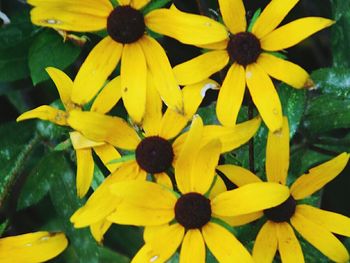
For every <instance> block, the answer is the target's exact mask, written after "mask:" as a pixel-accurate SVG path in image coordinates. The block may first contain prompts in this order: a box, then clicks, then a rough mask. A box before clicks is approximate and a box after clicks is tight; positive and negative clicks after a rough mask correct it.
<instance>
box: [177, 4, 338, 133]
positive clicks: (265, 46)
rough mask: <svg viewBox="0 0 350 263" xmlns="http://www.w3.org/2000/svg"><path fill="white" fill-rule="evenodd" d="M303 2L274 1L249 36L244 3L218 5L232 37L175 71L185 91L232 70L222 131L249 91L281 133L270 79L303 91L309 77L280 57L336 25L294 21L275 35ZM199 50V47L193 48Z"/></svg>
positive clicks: (221, 108) (220, 111)
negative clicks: (288, 50) (291, 48)
mask: <svg viewBox="0 0 350 263" xmlns="http://www.w3.org/2000/svg"><path fill="white" fill-rule="evenodd" d="M297 2H298V0H272V1H271V2H270V3H269V4H268V5H267V7H266V8H265V9H264V10H263V12H262V13H261V15H260V16H259V18H258V19H257V20H256V22H255V23H254V26H253V27H252V30H251V32H249V31H248V30H247V21H246V12H245V8H244V5H243V1H242V0H219V5H220V10H221V14H222V16H223V20H224V22H225V25H226V27H227V28H228V30H229V37H227V38H226V40H225V41H221V42H217V43H213V44H211V45H205V46H203V45H202V47H204V48H207V49H213V50H212V51H209V52H207V53H205V54H203V55H201V56H199V57H197V58H194V59H192V60H190V61H187V62H185V63H183V64H180V65H178V66H176V67H175V68H174V72H175V76H176V78H177V80H178V82H179V83H180V84H181V85H185V84H191V83H193V82H198V81H200V80H202V79H204V78H207V77H208V76H210V75H211V74H213V73H215V72H217V71H219V70H221V69H223V68H224V67H225V66H226V65H227V64H228V63H230V64H232V65H231V66H230V69H229V70H228V72H227V75H226V77H225V80H224V82H223V84H222V87H221V90H220V93H219V97H218V100H217V107H216V113H217V116H218V119H219V120H220V122H221V123H222V124H223V125H226V126H233V125H234V124H235V123H236V118H237V115H238V112H239V109H240V107H241V104H242V100H243V95H244V91H245V86H246V85H247V86H248V89H249V92H250V94H251V97H252V99H253V102H254V104H255V105H256V107H257V109H258V111H259V113H260V115H261V116H262V119H263V120H264V122H265V123H266V125H267V126H268V128H269V129H270V130H272V131H276V130H279V129H280V128H281V127H282V108H281V103H280V100H279V98H278V94H277V92H276V90H275V88H274V85H273V83H272V81H271V78H270V77H269V76H271V77H273V78H275V79H278V80H281V81H284V82H285V83H287V84H289V85H291V86H292V87H294V88H297V89H299V88H302V87H304V86H305V84H306V83H307V81H308V79H309V75H308V73H307V72H306V71H305V70H304V69H302V68H301V67H299V66H298V65H296V64H294V63H292V62H289V61H286V60H283V59H281V58H278V57H276V56H275V55H273V54H272V52H276V51H280V50H283V49H286V48H289V47H291V46H294V45H295V44H297V43H299V42H300V41H302V40H303V39H305V38H307V37H308V36H310V35H312V34H313V33H315V32H317V31H319V30H321V29H323V28H326V27H328V26H330V25H332V24H333V21H332V20H329V19H325V18H321V17H307V18H301V19H298V20H295V21H293V22H291V23H288V24H286V25H283V26H281V27H279V28H277V29H276V27H277V26H278V25H279V24H280V23H281V21H282V20H283V18H284V17H285V16H286V15H287V14H288V12H289V11H290V10H291V9H292V8H293V6H294V5H295V4H296V3H297ZM193 44H194V43H193Z"/></svg>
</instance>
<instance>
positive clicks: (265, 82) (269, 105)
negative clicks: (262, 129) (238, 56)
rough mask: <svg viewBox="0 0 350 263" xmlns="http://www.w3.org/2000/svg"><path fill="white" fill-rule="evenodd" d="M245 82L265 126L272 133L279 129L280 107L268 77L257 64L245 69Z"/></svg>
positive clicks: (281, 121)
mask: <svg viewBox="0 0 350 263" xmlns="http://www.w3.org/2000/svg"><path fill="white" fill-rule="evenodd" d="M246 81H247V85H248V88H249V91H250V95H251V96H252V99H253V102H254V104H255V106H256V107H257V109H258V111H259V113H260V115H261V117H262V119H263V120H264V122H265V124H266V126H267V127H268V128H269V129H270V130H271V131H273V132H275V131H277V130H279V129H281V127H282V123H283V118H282V106H281V102H280V99H279V97H278V94H277V92H276V90H275V87H274V85H273V83H272V81H271V79H270V77H269V76H268V75H267V73H266V72H265V71H264V70H263V69H262V68H261V67H260V66H259V65H258V64H250V65H248V66H247V69H246Z"/></svg>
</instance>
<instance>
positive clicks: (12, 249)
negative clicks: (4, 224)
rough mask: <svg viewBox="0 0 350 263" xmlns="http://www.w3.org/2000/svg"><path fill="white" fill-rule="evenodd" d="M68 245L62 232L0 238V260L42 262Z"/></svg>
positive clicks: (4, 262) (42, 232) (5, 261)
mask: <svg viewBox="0 0 350 263" xmlns="http://www.w3.org/2000/svg"><path fill="white" fill-rule="evenodd" d="M67 245H68V241H67V238H66V237H65V235H64V234H63V233H49V232H44V231H41V232H34V233H29V234H23V235H18V236H11V237H5V238H1V239H0V248H1V253H0V262H1V263H8V262H9V261H12V262H43V261H47V260H49V259H51V258H54V257H56V256H57V255H58V254H60V253H61V252H62V251H63V250H65V248H66V247H67Z"/></svg>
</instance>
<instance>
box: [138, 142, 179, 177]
mask: <svg viewBox="0 0 350 263" xmlns="http://www.w3.org/2000/svg"><path fill="white" fill-rule="evenodd" d="M135 154H136V161H137V163H138V165H139V166H140V167H141V168H142V169H143V170H145V171H146V172H148V173H151V174H154V173H161V172H164V171H166V170H167V169H169V168H170V166H171V164H172V162H173V159H174V152H173V147H172V146H171V144H170V142H168V141H167V140H165V139H163V138H161V137H159V136H151V137H146V138H145V139H143V140H142V141H141V142H140V143H139V145H138V146H137V148H136V152H135Z"/></svg>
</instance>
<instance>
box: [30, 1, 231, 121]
mask: <svg viewBox="0 0 350 263" xmlns="http://www.w3.org/2000/svg"><path fill="white" fill-rule="evenodd" d="M118 2H119V5H118V6H117V7H115V8H113V6H112V4H111V3H110V1H109V0H75V1H72V0H53V1H43V0H29V1H28V3H29V4H32V5H34V6H35V8H34V9H33V10H32V11H31V19H32V22H33V23H34V24H36V25H40V26H46V27H52V28H55V29H61V30H68V31H77V32H91V31H98V30H102V29H107V32H108V36H107V37H105V38H104V39H103V40H102V41H101V42H99V43H98V44H97V45H96V46H95V47H94V49H93V50H92V51H91V53H90V54H89V56H88V57H87V59H86V60H85V62H84V64H83V65H82V67H81V70H80V71H79V73H78V75H77V77H76V79H75V82H74V85H75V86H77V88H76V89H75V92H73V94H72V98H73V99H74V100H76V101H79V102H80V103H81V104H84V103H86V102H88V101H89V100H90V99H92V97H93V95H94V94H96V92H97V90H98V89H99V88H100V87H101V86H102V84H103V82H104V81H105V79H106V78H107V77H108V76H109V75H110V74H111V72H112V71H113V70H114V69H115V67H116V65H117V64H118V63H119V60H121V86H122V97H123V101H124V105H125V107H126V109H127V111H128V113H129V115H130V116H131V117H132V119H133V121H134V122H136V123H138V124H140V123H141V122H142V118H143V115H144V113H145V105H146V87H147V79H148V78H149V77H152V78H154V80H155V84H156V88H157V90H158V92H159V95H160V96H161V98H162V99H163V100H164V102H165V103H166V104H167V105H168V106H169V107H170V108H172V109H173V110H176V111H177V112H180V113H182V112H183V101H182V97H181V92H180V88H179V86H178V83H177V82H176V80H175V77H174V74H173V72H172V69H171V66H170V63H169V61H168V58H167V56H166V53H165V52H164V50H163V48H162V47H161V46H160V45H159V44H158V42H157V41H155V40H154V39H153V38H152V37H150V36H149V35H148V34H147V33H146V29H147V28H149V29H151V30H153V31H155V32H158V31H157V30H156V29H155V28H154V26H153V25H154V24H158V23H159V22H158V20H159V19H166V20H167V19H169V18H173V20H174V23H171V24H170V25H168V26H167V27H166V28H167V30H166V31H167V34H166V35H170V36H173V37H174V38H176V39H178V40H179V41H182V42H184V43H188V42H196V43H197V42H198V43H200V44H206V43H209V42H213V41H214V42H216V41H221V40H223V39H225V38H226V31H225V30H223V29H222V28H221V27H220V24H219V23H217V22H215V21H212V20H211V19H209V18H206V17H201V16H198V15H191V14H185V13H179V12H176V13H174V12H173V11H171V10H167V9H158V10H153V11H151V12H149V13H148V14H143V13H142V8H143V7H145V6H146V5H147V4H148V3H149V2H150V0H119V1H118ZM175 16H176V17H175ZM188 32H191V36H189V35H188ZM206 34H208V36H206ZM202 36H205V37H202Z"/></svg>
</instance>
